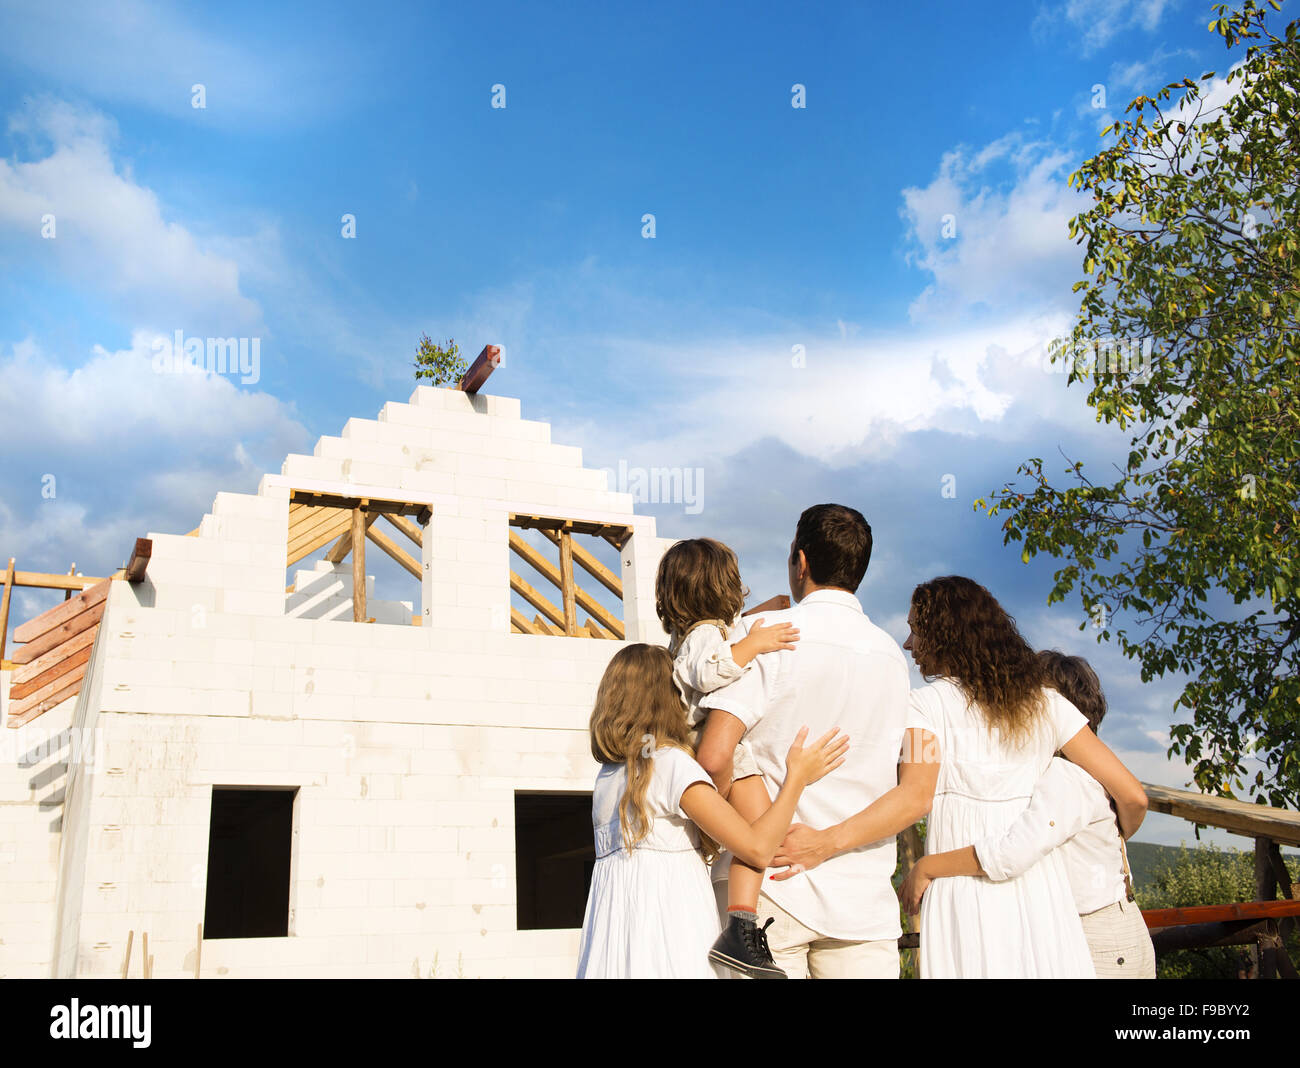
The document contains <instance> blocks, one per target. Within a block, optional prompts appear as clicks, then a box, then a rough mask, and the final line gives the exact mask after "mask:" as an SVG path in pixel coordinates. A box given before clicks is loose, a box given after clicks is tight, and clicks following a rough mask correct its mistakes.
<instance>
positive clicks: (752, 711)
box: [700, 589, 908, 942]
mask: <svg viewBox="0 0 1300 1068" xmlns="http://www.w3.org/2000/svg"><path fill="white" fill-rule="evenodd" d="M764 619H765V622H766V623H767V624H769V625H770V624H774V623H793V624H794V625H795V626H797V627H798V628H799V643H798V646H797V647H796V648H795V649H789V650H780V651H778V652H774V653H763V654H761V655H760V656H758V657H756V658H755V659H754V661H753V666H754V670H752V671H748V672H746V673H745V674H744V675H742V676H741V677H740V678H738V679H736V680H735V681H734V682H731V683H730V684H729V685H727V686H725V687H723V688H722V689H720V690H717V691H715V692H714V693H712V694H709V695H708V696H706V697H704V698H703V699H702V700H701V702H700V704H701V706H702V707H705V708H717V709H721V710H722V711H724V712H728V713H730V714H731V715H733V716H735V717H736V718H737V719H738V720H740V721H741V723H743V724H744V725H745V728H746V734H745V740H746V741H747V742H748V743H749V745H750V748H751V750H752V752H753V756H754V760H755V763H756V764H757V766H758V770H759V774H760V775H762V777H763V783H764V785H765V786H766V787H767V791H768V796H769V797H775V796H776V794H777V793H778V791H779V790H780V788H781V783H782V782H783V781H784V779H785V757H786V753H787V752H788V751H789V749H790V744H791V743H792V742H793V741H794V739H795V735H796V734H798V732H799V728H800V727H805V726H806V727H807V728H808V741H809V742H812V741H815V740H816V739H817V738H818V737H820V736H821V735H823V734H825V733H826V731H828V730H829V729H830V728H832V727H839V728H840V729H841V730H842V731H844V733H846V734H847V735H848V736H849V751H848V754H847V758H846V760H845V762H844V763H843V764H842V765H841V766H840V767H838V768H837V769H836V770H835V771H833V772H831V773H830V774H829V775H827V776H826V777H825V778H823V779H821V780H820V781H819V782H815V783H813V784H812V785H811V786H809V787H808V788H807V789H805V790H804V792H803V794H802V796H801V797H800V798H799V804H798V806H797V807H796V808H795V814H794V820H795V822H796V823H804V824H807V825H808V826H810V827H816V828H819V829H820V828H824V827H829V826H832V825H833V824H837V823H840V822H842V821H843V820H846V819H848V818H849V817H850V816H854V815H856V814H857V813H859V812H861V811H862V810H863V809H864V808H866V807H867V806H868V805H870V804H871V803H872V802H873V801H875V800H876V799H877V798H879V797H881V796H882V795H883V794H885V793H887V792H888V791H890V790H892V789H893V788H894V787H895V786H897V785H898V759H899V753H900V752H901V750H902V742H903V722H904V719H905V717H906V715H907V693H908V677H907V661H906V660H905V659H904V657H903V651H902V649H900V648H899V645H898V643H897V642H896V641H894V639H893V638H891V637H890V636H889V635H888V634H886V633H885V632H884V631H883V630H881V629H880V628H879V627H878V626H876V625H875V624H874V623H872V622H871V620H870V619H868V618H867V616H866V613H865V612H863V610H862V605H861V604H859V603H858V599H857V598H856V597H855V596H854V595H853V594H851V593H849V592H848V591H847V590H834V589H822V590H815V591H814V592H812V593H810V594H808V596H806V597H805V598H804V599H803V600H802V601H800V602H799V603H798V604H797V605H795V606H794V607H792V608H789V609H787V610H785V611H783V612H768V613H764ZM725 862H726V859H725V856H724V857H721V858H719V859H718V860H717V861H715V862H714V863H715V864H716V863H725ZM896 864H897V850H896V848H895V839H894V837H893V836H892V835H891V836H890V837H889V838H888V839H886V840H884V841H881V842H873V843H870V844H869V845H865V846H861V847H859V848H857V849H852V850H849V851H847V852H845V853H841V854H840V855H839V856H835V857H832V858H831V859H830V860H827V861H825V862H824V863H822V864H819V865H818V866H817V867H815V868H813V869H812V870H810V871H808V872H805V873H803V874H800V875H796V876H794V877H793V878H791V879H786V880H783V881H780V882H773V881H772V880H770V879H764V881H763V893H765V894H766V895H767V896H768V897H769V898H771V899H772V900H773V901H775V902H776V903H777V904H778V905H780V906H781V908H783V909H785V911H786V912H788V913H790V915H792V916H794V917H795V919H797V920H799V921H800V922H801V923H802V924H804V925H805V926H806V927H809V928H811V929H812V930H814V931H817V932H818V933H820V934H822V935H825V936H827V937H830V938H841V939H844V940H846V941H853V942H865V941H876V940H880V939H889V938H897V937H898V935H899V934H900V933H901V928H900V925H899V913H898V898H897V896H896V895H895V893H894V888H893V883H892V881H891V880H892V877H893V874H894V868H895V866H896Z"/></svg>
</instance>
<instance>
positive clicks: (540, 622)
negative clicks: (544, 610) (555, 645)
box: [533, 616, 564, 638]
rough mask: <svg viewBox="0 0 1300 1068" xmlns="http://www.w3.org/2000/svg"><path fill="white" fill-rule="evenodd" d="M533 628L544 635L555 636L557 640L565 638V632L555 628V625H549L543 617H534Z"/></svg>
mask: <svg viewBox="0 0 1300 1068" xmlns="http://www.w3.org/2000/svg"><path fill="white" fill-rule="evenodd" d="M533 626H534V627H536V628H537V629H538V630H540V631H541V632H542V633H543V634H553V635H555V636H556V637H557V638H562V637H564V631H563V630H561V629H560V628H559V627H557V626H555V625H554V624H553V623H548V622H547V621H546V620H544V619H543V618H542V617H541V616H533Z"/></svg>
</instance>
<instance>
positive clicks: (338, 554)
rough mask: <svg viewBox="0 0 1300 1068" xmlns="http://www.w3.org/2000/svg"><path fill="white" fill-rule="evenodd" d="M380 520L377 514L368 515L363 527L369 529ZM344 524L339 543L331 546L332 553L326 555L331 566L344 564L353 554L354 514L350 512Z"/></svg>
mask: <svg viewBox="0 0 1300 1068" xmlns="http://www.w3.org/2000/svg"><path fill="white" fill-rule="evenodd" d="M378 518H379V516H378V515H377V514H372V515H367V516H365V519H364V520H363V525H364V526H365V527H366V528H367V529H369V527H370V524H371V523H373V522H374V521H375V520H376V519H378ZM343 522H344V526H343V529H342V532H341V533H340V534H339V539H338V541H336V542H335V543H334V544H333V545H332V546H330V551H329V552H327V553H326V554H325V559H326V560H328V561H329V562H330V563H331V564H341V563H343V561H344V560H346V559H347V558H348V554H349V553H350V552H352V513H351V512H348V513H347V515H345V516H344V517H343ZM321 544H322V545H323V544H325V543H324V542H321ZM318 548H319V546H318ZM363 555H364V554H363Z"/></svg>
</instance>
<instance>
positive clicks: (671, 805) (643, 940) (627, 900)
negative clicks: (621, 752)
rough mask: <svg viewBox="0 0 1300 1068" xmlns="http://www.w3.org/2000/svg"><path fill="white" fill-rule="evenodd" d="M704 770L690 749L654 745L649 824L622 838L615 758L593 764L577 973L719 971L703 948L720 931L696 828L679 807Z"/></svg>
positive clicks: (690, 975) (687, 975)
mask: <svg viewBox="0 0 1300 1068" xmlns="http://www.w3.org/2000/svg"><path fill="white" fill-rule="evenodd" d="M697 782H703V783H708V784H709V786H710V787H712V785H713V780H712V779H710V778H709V775H708V772H706V771H705V770H704V769H703V768H702V767H700V765H699V764H698V763H696V761H695V760H694V759H693V758H692V757H691V755H690V754H689V753H687V752H685V751H684V750H681V749H676V748H674V747H672V746H663V747H661V748H659V749H657V750H655V756H654V771H653V774H652V775H651V779H650V784H649V786H648V787H647V789H646V804H647V808H648V810H649V813H650V816H651V818H652V820H653V822H652V823H651V827H650V833H649V834H648V835H647V836H646V837H645V838H642V839H641V841H639V842H638V843H637V844H636V846H635V847H634V848H633V849H631V850H628V849H625V848H623V834H622V829H621V828H620V826H619V819H618V805H619V801H620V800H621V799H622V797H623V791H624V789H625V788H626V784H627V769H626V768H625V767H623V765H621V764H605V765H602V767H601V769H600V773H599V774H598V775H597V776H596V787H595V789H594V790H593V791H592V795H591V821H592V826H593V828H594V830H595V835H596V866H595V869H594V870H593V872H592V876H591V891H590V893H589V894H588V895H587V911H586V915H585V916H584V918H583V922H582V940H581V942H580V944H579V948H578V978H579V979H719V978H724V976H722V975H721V974H720V973H719V972H718V971H717V970H716V969H715V968H714V967H713V965H712V964H710V963H709V948H710V947H711V946H712V945H713V942H714V940H715V939H716V938H717V937H718V935H719V934H720V933H721V930H722V927H721V922H720V920H719V919H718V908H717V904H716V902H715V901H714V897H713V888H712V886H711V885H710V883H709V869H708V866H707V865H706V864H705V863H704V855H703V854H702V853H701V852H700V833H699V831H698V830H697V829H696V827H695V824H694V823H692V822H691V821H690V820H689V819H688V818H687V817H686V813H684V812H683V811H682V810H681V801H682V794H683V793H685V792H686V788H687V787H688V786H691V785H692V784H693V783H697Z"/></svg>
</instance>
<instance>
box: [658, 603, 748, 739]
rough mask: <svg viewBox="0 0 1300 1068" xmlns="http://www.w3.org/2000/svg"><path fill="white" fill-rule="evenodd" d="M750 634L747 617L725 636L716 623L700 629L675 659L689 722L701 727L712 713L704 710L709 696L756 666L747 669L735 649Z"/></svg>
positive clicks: (675, 668) (697, 628) (692, 725)
mask: <svg viewBox="0 0 1300 1068" xmlns="http://www.w3.org/2000/svg"><path fill="white" fill-rule="evenodd" d="M748 633H749V623H748V622H747V621H746V620H745V617H744V616H741V617H740V618H738V619H737V620H736V621H735V622H734V623H732V625H731V626H730V627H729V628H728V629H727V633H726V634H725V635H723V633H722V631H721V630H720V629H719V628H718V627H717V625H716V624H714V623H704V624H702V625H700V626H697V627H696V628H695V629H694V630H692V631H691V632H690V633H689V634H687V635H686V638H685V640H684V641H683V642H682V643H681V645H680V647H678V649H677V653H676V655H675V656H674V657H673V682H674V683H676V684H677V689H678V690H679V691H680V692H681V695H682V700H683V701H684V702H685V704H686V722H687V723H689V724H690V726H691V727H692V728H695V727H698V726H699V725H700V722H701V721H702V720H703V719H704V717H705V716H706V715H707V714H708V709H701V708H700V700H701V699H702V698H703V697H704V695H705V694H709V693H713V692H714V691H715V690H720V689H722V687H724V686H727V685H728V684H730V683H732V682H735V681H736V679H738V678H740V677H741V676H742V675H743V674H745V672H746V671H748V670H749V669H750V667H751V666H752V665H753V661H752V660H751V661H750V662H749V663H748V664H746V665H745V666H744V667H741V666H740V665H739V664H737V663H736V661H735V658H734V657H732V655H731V647H732V645H733V644H735V643H736V642H738V641H740V639H741V638H743V637H745V635H747V634H748Z"/></svg>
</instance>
